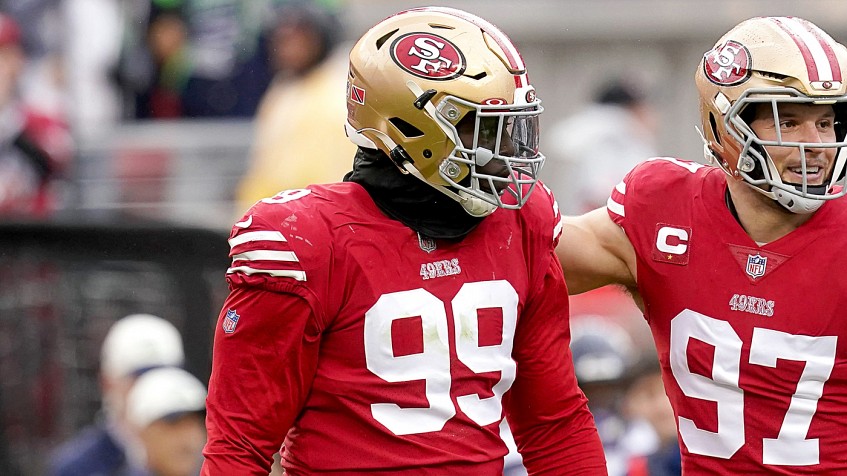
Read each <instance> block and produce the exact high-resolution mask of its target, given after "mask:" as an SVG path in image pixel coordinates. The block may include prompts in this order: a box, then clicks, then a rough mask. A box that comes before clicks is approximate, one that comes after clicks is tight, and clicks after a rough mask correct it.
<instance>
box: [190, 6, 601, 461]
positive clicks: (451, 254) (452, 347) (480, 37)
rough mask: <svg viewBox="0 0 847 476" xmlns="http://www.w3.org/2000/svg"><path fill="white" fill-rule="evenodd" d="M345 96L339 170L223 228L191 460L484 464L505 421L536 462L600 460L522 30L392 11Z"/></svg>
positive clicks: (356, 52)
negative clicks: (211, 337)
mask: <svg viewBox="0 0 847 476" xmlns="http://www.w3.org/2000/svg"><path fill="white" fill-rule="evenodd" d="M347 106H348V112H349V114H348V122H347V132H348V135H349V136H350V138H351V139H352V140H353V141H354V142H355V143H356V144H357V145H358V146H359V149H358V152H357V155H356V158H355V161H354V165H353V171H352V172H351V173H350V174H348V175H347V177H346V178H345V181H343V182H341V183H336V184H330V185H321V186H310V187H308V188H305V189H302V190H289V191H284V192H280V193H279V194H277V195H276V196H274V197H270V198H267V199H263V200H261V201H260V202H258V203H257V204H256V205H254V206H253V207H252V208H251V209H250V210H248V211H247V213H246V215H245V216H244V218H243V219H242V220H241V221H239V222H238V223H236V224H235V226H234V227H233V229H232V234H231V236H230V240H229V242H230V245H231V247H232V251H231V257H232V266H231V268H230V269H229V271H228V274H227V279H228V282H229V285H230V288H231V292H230V295H229V297H228V298H227V300H226V302H225V303H224V306H223V309H222V311H221V315H220V319H219V322H218V326H217V329H216V335H215V342H214V355H213V363H212V376H211V380H210V384H209V397H208V417H207V427H208V436H209V440H208V443H207V446H206V448H205V451H204V454H205V457H206V460H205V464H204V467H203V474H204V475H227V476H229V475H235V474H237V475H266V474H268V471H269V470H270V468H271V456H272V454H273V453H274V452H276V451H277V450H279V449H280V446H283V451H282V466H283V467H284V468H285V471H286V473H287V474H290V475H306V474H328V473H331V474H335V475H353V474H368V475H371V474H386V475H388V474H391V475H420V474H431V475H456V474H469V475H470V474H472V475H497V474H502V473H503V457H504V455H506V452H507V449H506V445H505V444H504V442H503V440H502V439H501V437H500V433H499V425H500V422H501V421H502V420H503V418H504V416H505V417H506V418H507V421H508V422H509V424H510V425H511V429H512V432H513V434H514V438H515V440H516V442H517V447H518V449H519V450H520V452H521V453H522V456H523V462H524V465H525V466H526V468H527V469H528V472H529V474H585V475H597V474H605V461H604V456H603V453H602V447H601V445H600V440H599V438H598V436H597V431H596V428H595V426H594V421H593V419H592V417H591V414H590V413H589V411H588V408H587V405H586V400H585V397H584V396H583V394H582V392H581V391H580V390H579V388H578V387H577V383H576V379H575V376H574V369H573V365H572V362H571V359H570V354H569V349H568V343H569V329H568V301H567V290H566V288H565V284H564V275H563V274H562V271H561V266H560V264H559V261H558V259H557V258H556V254H555V244H556V241H557V240H558V237H559V234H560V228H561V225H560V215H559V213H558V208H557V205H556V203H555V201H554V200H553V197H552V196H551V195H550V193H549V191H548V190H546V189H545V188H544V186H543V185H541V184H540V183H539V182H538V181H537V177H538V171H539V170H540V168H541V165H542V164H543V162H544V156H543V155H541V154H540V153H539V150H538V116H539V114H540V113H541V111H542V108H541V105H540V102H539V101H538V99H537V98H536V95H535V90H534V88H533V87H532V85H531V84H530V83H529V81H528V78H527V74H526V68H525V66H524V63H523V60H522V59H521V56H520V54H519V53H518V51H517V50H516V49H515V47H514V45H513V44H512V43H511V41H510V40H509V39H508V38H507V37H506V36H505V35H504V34H503V33H502V32H501V31H500V30H498V29H497V28H496V27H494V26H493V25H491V24H490V23H488V22H487V21H485V20H483V19H481V18H478V17H476V16H474V15H471V14H468V13H466V12H463V11H460V10H455V9H450V8H436V7H426V8H416V9H412V10H408V11H404V12H401V13H398V14H396V15H394V16H391V17H389V18H387V19H385V20H384V21H382V22H380V23H379V24H377V25H376V26H374V27H373V28H372V29H371V30H370V31H368V32H367V33H366V34H365V35H364V36H363V37H362V38H361V39H360V40H359V42H358V43H357V44H356V45H355V46H354V47H353V49H352V52H351V53H350V69H349V77H348V86H347ZM316 145H317V146H320V144H316ZM315 166H316V167H320V164H315Z"/></svg>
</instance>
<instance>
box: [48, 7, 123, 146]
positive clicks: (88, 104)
mask: <svg viewBox="0 0 847 476" xmlns="http://www.w3.org/2000/svg"><path fill="white" fill-rule="evenodd" d="M137 3H139V2H138V1H136V0H132V1H128V0H73V1H63V2H61V21H62V30H63V36H62V41H63V43H64V44H63V50H64V52H63V55H64V63H65V68H64V73H65V76H66V83H67V86H66V87H67V98H68V117H69V121H70V125H71V130H72V131H73V133H74V137H75V138H77V139H78V140H80V141H83V142H84V141H86V140H88V139H92V138H99V137H102V136H106V135H108V134H109V131H110V129H111V128H112V127H113V126H114V125H115V124H117V122H118V121H119V120H120V118H121V109H122V107H121V106H122V104H121V96H120V90H119V89H118V88H117V86H116V85H115V84H114V81H113V80H112V74H113V72H114V68H115V65H116V64H117V62H118V59H119V57H120V51H121V39H122V37H123V35H124V29H123V22H122V17H121V15H122V8H123V7H128V6H134V5H136V4H137Z"/></svg>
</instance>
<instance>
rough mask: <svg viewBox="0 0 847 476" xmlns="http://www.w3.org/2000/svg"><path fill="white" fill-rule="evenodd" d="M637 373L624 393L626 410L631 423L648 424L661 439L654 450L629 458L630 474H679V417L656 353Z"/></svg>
mask: <svg viewBox="0 0 847 476" xmlns="http://www.w3.org/2000/svg"><path fill="white" fill-rule="evenodd" d="M645 360H647V359H645ZM638 374H639V375H638V376H637V377H635V380H634V381H633V383H632V385H630V387H629V390H628V391H627V393H626V396H625V397H624V403H623V413H624V415H626V417H627V419H628V420H629V421H630V422H631V425H633V426H635V425H647V426H649V428H650V430H652V431H653V432H654V433H655V435H656V438H657V440H658V441H657V444H656V446H655V447H654V448H652V450H648V451H646V452H645V454H639V455H635V456H634V457H633V458H632V459H631V460H630V461H629V463H628V469H627V476H680V474H682V461H681V458H680V452H679V442H678V441H677V434H676V418H675V417H674V414H673V408H672V407H671V404H670V401H669V400H668V396H667V395H666V394H665V387H664V385H663V384H662V373H661V370H660V368H659V361H658V360H657V359H656V356H655V355H654V354H653V353H650V358H649V360H648V361H647V362H646V363H645V365H644V366H643V371H641V372H639V373H638Z"/></svg>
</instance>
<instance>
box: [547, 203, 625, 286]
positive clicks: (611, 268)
mask: <svg viewBox="0 0 847 476" xmlns="http://www.w3.org/2000/svg"><path fill="white" fill-rule="evenodd" d="M563 222H564V228H563V230H562V236H561V238H560V239H559V244H558V246H557V247H556V254H557V255H558V256H559V261H560V262H561V263H562V268H563V269H564V272H565V280H566V282H567V284H568V293H569V294H579V293H583V292H585V291H590V290H592V289H595V288H599V287H601V286H605V285H607V284H622V285H624V286H626V287H627V288H635V285H636V269H635V250H634V249H633V247H632V244H631V243H630V242H629V238H627V236H626V233H624V231H623V229H622V228H621V227H620V226H618V225H617V224H616V223H615V222H613V221H612V219H611V218H610V217H609V213H608V212H607V211H606V208H605V207H602V208H598V209H596V210H593V211H590V212H588V213H586V214H584V215H580V216H571V217H567V216H566V217H563Z"/></svg>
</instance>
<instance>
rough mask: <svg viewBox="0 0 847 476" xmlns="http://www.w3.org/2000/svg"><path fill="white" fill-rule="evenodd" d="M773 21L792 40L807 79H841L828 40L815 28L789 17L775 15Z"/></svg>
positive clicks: (815, 80) (812, 80) (816, 80)
mask: <svg viewBox="0 0 847 476" xmlns="http://www.w3.org/2000/svg"><path fill="white" fill-rule="evenodd" d="M771 20H773V21H774V23H776V24H777V25H778V26H779V27H780V28H781V29H782V30H783V31H784V32H785V33H786V34H788V36H790V37H791V39H792V40H794V43H795V44H796V45H797V48H799V49H800V53H801V54H802V55H803V59H804V60H805V61H806V69H807V70H808V72H809V81H810V82H818V81H841V69H840V68H839V67H838V60H837V59H836V58H835V52H834V51H833V50H832V46H831V45H830V44H829V42H828V41H827V40H826V39H825V38H824V37H823V36H822V35H821V34H820V33H819V32H818V31H815V29H813V28H810V27H809V26H808V25H807V24H805V23H803V22H801V21H799V20H798V19H796V18H791V17H775V18H772V19H771Z"/></svg>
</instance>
